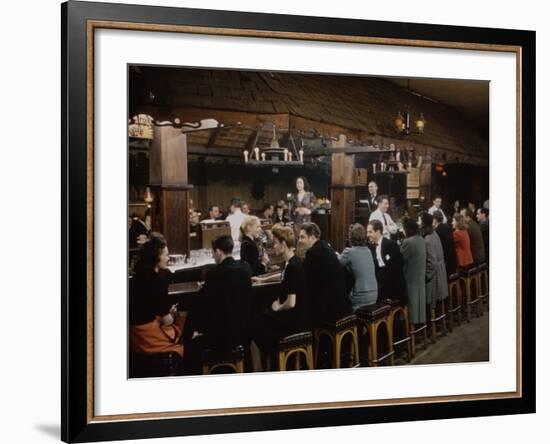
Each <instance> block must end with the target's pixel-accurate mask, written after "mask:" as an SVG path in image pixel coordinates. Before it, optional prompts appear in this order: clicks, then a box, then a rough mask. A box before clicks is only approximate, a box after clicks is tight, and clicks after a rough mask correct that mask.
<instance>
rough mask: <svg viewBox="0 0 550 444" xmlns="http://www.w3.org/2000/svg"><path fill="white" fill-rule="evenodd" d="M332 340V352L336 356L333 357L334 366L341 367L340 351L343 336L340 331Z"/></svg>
mask: <svg viewBox="0 0 550 444" xmlns="http://www.w3.org/2000/svg"><path fill="white" fill-rule="evenodd" d="M331 342H332V345H333V347H332V353H333V354H334V357H333V359H332V363H333V367H334V368H340V352H341V348H342V337H341V336H340V335H339V334H338V333H336V334H335V337H334V340H332V338H331Z"/></svg>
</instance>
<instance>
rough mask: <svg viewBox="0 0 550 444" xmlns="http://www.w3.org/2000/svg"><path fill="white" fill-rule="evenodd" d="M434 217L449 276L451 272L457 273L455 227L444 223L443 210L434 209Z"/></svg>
mask: <svg viewBox="0 0 550 444" xmlns="http://www.w3.org/2000/svg"><path fill="white" fill-rule="evenodd" d="M433 218H434V222H433V224H434V229H435V231H436V233H437V234H438V236H439V239H440V240H441V246H442V247H443V255H444V256H445V269H446V270H447V277H449V276H450V275H451V274H453V273H456V248H455V241H454V238H453V229H452V228H451V227H450V226H449V225H448V224H446V223H443V220H444V215H443V213H442V212H441V211H439V210H436V211H434V214H433Z"/></svg>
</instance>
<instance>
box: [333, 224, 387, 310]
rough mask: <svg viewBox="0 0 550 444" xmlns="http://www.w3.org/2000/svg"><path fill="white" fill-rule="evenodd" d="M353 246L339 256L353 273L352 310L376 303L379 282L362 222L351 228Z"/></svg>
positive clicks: (351, 243)
mask: <svg viewBox="0 0 550 444" xmlns="http://www.w3.org/2000/svg"><path fill="white" fill-rule="evenodd" d="M349 241H350V245H351V248H346V249H345V250H344V251H343V252H342V254H341V255H340V256H339V258H338V259H339V260H340V263H341V264H342V266H343V267H344V268H347V269H348V270H349V271H350V272H351V274H352V275H353V278H354V282H353V289H352V291H351V306H352V310H353V311H355V310H357V309H358V308H359V307H360V306H362V305H371V304H374V303H376V299H377V298H378V284H377V282H376V273H375V271H374V261H373V258H372V253H371V251H370V248H369V247H368V246H367V232H366V231H365V227H363V225H361V224H354V225H352V226H351V227H350V229H349Z"/></svg>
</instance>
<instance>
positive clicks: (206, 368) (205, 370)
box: [202, 364, 210, 375]
mask: <svg viewBox="0 0 550 444" xmlns="http://www.w3.org/2000/svg"><path fill="white" fill-rule="evenodd" d="M202 374H203V375H209V374H210V368H209V366H208V364H204V365H203V366H202Z"/></svg>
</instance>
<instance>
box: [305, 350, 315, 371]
mask: <svg viewBox="0 0 550 444" xmlns="http://www.w3.org/2000/svg"><path fill="white" fill-rule="evenodd" d="M306 364H307V368H308V370H313V369H314V367H313V350H312V345H311V344H308V346H307V347H306Z"/></svg>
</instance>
